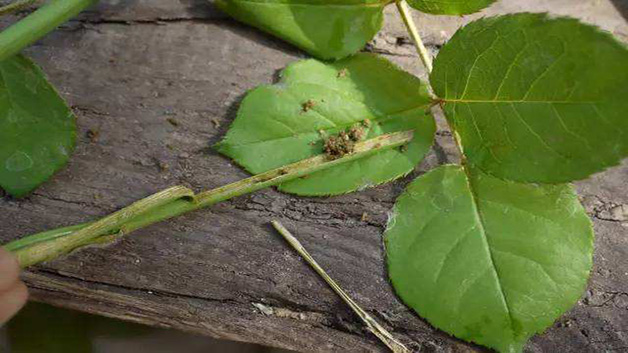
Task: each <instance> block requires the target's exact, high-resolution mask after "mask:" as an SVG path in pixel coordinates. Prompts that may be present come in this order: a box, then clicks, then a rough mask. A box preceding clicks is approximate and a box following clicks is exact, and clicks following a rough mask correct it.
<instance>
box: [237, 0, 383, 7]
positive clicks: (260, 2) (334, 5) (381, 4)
mask: <svg viewBox="0 0 628 353" xmlns="http://www.w3.org/2000/svg"><path fill="white" fill-rule="evenodd" d="M238 1H239V2H246V3H249V4H255V5H266V6H315V7H318V6H320V7H382V8H383V7H386V6H387V5H388V4H390V3H392V2H393V1H394V0H391V1H386V2H380V3H372V4H320V3H319V4H317V3H305V2H294V3H288V2H268V1H264V2H262V1H251V0H238Z"/></svg>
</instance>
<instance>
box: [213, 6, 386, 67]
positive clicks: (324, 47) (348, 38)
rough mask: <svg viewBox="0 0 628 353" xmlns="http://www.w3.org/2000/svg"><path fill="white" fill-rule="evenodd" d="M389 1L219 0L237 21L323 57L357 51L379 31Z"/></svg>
mask: <svg viewBox="0 0 628 353" xmlns="http://www.w3.org/2000/svg"><path fill="white" fill-rule="evenodd" d="M389 2H390V1H388V0H217V1H216V2H215V4H216V5H217V6H218V7H219V8H220V9H221V10H223V11H225V12H226V13H228V14H229V15H230V16H232V17H234V18H235V19H237V20H238V21H241V22H244V23H247V24H249V25H251V26H254V27H257V28H259V29H261V30H263V31H266V32H268V33H270V34H272V35H274V36H276V37H279V38H281V39H283V40H286V41H288V42H290V43H292V44H294V45H296V46H297V47H299V48H301V49H303V50H305V51H307V52H308V53H310V54H312V55H314V56H316V57H318V58H321V59H341V58H344V57H346V56H349V55H351V54H354V53H356V52H357V51H359V50H360V49H362V48H363V47H364V45H365V44H366V42H368V41H369V40H371V39H372V38H373V36H375V34H376V33H377V32H378V31H379V30H380V28H381V27H382V23H383V17H384V15H383V10H384V7H385V6H386V5H387V4H388V3H389Z"/></svg>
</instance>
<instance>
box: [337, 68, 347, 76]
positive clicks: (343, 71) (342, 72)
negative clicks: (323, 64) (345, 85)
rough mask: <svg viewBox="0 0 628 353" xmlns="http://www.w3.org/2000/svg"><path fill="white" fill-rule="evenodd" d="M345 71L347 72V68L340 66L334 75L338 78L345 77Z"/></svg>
mask: <svg viewBox="0 0 628 353" xmlns="http://www.w3.org/2000/svg"><path fill="white" fill-rule="evenodd" d="M347 73H348V70H347V69H346V68H342V69H340V70H339V71H338V75H336V77H338V78H343V77H347Z"/></svg>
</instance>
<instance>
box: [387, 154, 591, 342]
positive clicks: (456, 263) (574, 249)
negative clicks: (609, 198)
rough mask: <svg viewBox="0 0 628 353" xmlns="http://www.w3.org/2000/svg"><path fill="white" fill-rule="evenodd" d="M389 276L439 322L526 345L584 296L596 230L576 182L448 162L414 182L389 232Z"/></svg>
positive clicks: (466, 334)
mask: <svg viewBox="0 0 628 353" xmlns="http://www.w3.org/2000/svg"><path fill="white" fill-rule="evenodd" d="M385 241H386V250H387V254H388V269H389V275H390V278H391V281H392V284H393V286H394V287H395V290H396V291H397V293H398V294H399V296H400V297H401V298H402V299H403V301H404V302H405V303H406V304H408V305H409V306H410V307H412V308H413V309H414V310H416V311H417V312H418V313H419V314H420V315H421V316H422V317H424V318H426V319H427V320H428V321H429V322H430V323H431V324H433V325H434V326H436V327H438V328H440V329H443V330H445V331H447V332H449V333H451V334H453V335H455V336H456V337H459V338H461V339H464V340H467V341H471V342H476V343H479V344H482V345H486V346H489V347H492V348H494V349H497V350H499V351H501V352H519V351H521V349H522V347H523V345H524V344H525V341H526V340H527V339H528V338H529V337H530V336H532V335H533V334H535V333H538V332H541V331H543V330H544V329H545V328H547V327H549V326H550V325H551V324H552V322H553V321H554V320H555V319H556V318H558V317H559V316H560V315H561V314H562V313H564V312H565V311H566V310H567V309H569V308H570V307H571V306H572V305H573V304H574V303H576V301H577V300H578V298H579V297H580V295H581V293H582V291H583V290H584V288H585V286H586V282H587V278H588V275H589V272H590V270H591V266H592V253H593V231H592V228H591V222H590V221H589V219H588V217H587V215H586V213H585V211H584V209H583V208H582V206H581V205H580V204H579V202H578V198H577V196H576V194H575V193H574V192H573V190H572V188H571V187H570V186H569V185H542V186H537V185H532V184H520V183H516V182H511V181H503V180H501V179H497V178H494V177H491V176H489V175H487V174H483V173H481V172H479V171H478V172H476V173H473V174H471V175H470V176H468V175H467V174H466V173H465V171H464V169H463V167H461V166H454V165H447V166H442V167H439V168H437V169H434V170H432V171H430V172H429V173H427V174H425V175H423V176H421V177H419V178H417V179H416V180H414V181H413V182H412V183H411V184H410V185H409V186H408V187H407V189H406V191H405V192H404V193H403V195H401V196H400V197H399V199H398V200H397V203H396V204H395V207H394V210H393V213H392V215H391V217H390V220H389V224H388V229H387V231H386V234H385Z"/></svg>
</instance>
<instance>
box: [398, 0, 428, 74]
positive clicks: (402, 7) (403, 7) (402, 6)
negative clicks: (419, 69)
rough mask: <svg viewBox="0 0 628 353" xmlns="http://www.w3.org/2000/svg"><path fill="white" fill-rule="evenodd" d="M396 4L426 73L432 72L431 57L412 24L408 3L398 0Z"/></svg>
mask: <svg viewBox="0 0 628 353" xmlns="http://www.w3.org/2000/svg"><path fill="white" fill-rule="evenodd" d="M395 4H396V5H397V9H398V10H399V14H400V15H401V18H402V19H403V23H404V24H405V25H406V29H407V30H408V33H409V34H410V37H412V41H413V42H414V46H415V47H416V51H417V53H418V54H419V57H420V58H421V61H422V62H423V65H424V66H425V69H426V70H427V73H428V74H429V73H431V72H432V57H431V56H430V53H429V52H428V51H427V48H425V45H424V44H423V40H421V36H420V35H419V31H418V30H417V29H416V25H415V24H414V19H412V13H411V12H410V8H408V4H407V3H406V1H405V0H399V1H397V2H395Z"/></svg>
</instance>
